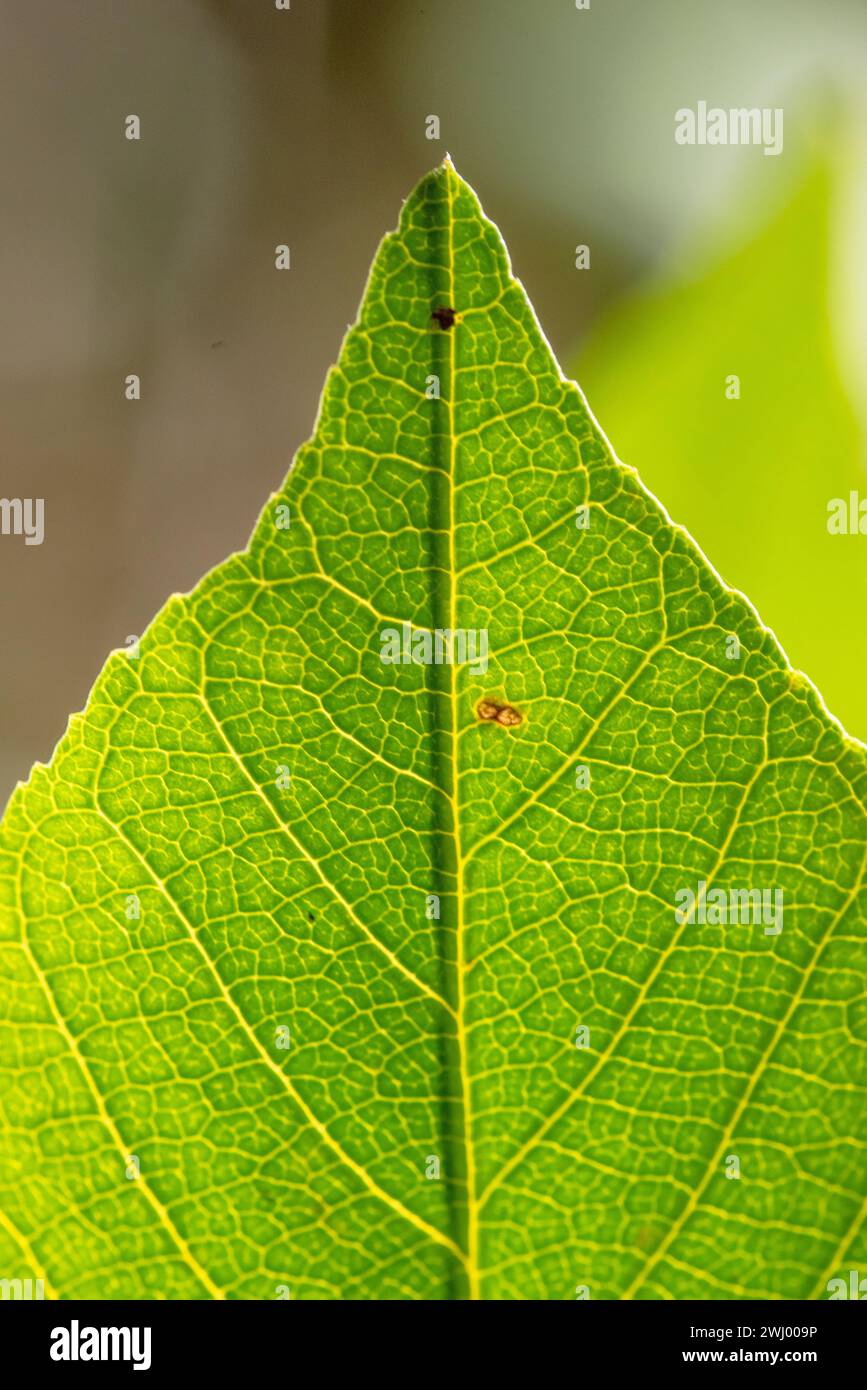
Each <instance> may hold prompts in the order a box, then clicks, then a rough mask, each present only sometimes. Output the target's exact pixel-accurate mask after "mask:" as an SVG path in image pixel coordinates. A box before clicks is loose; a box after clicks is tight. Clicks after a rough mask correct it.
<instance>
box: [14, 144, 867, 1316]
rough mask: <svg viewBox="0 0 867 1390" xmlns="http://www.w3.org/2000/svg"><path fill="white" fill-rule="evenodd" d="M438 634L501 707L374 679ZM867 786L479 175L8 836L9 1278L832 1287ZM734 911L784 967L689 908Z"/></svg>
mask: <svg viewBox="0 0 867 1390" xmlns="http://www.w3.org/2000/svg"><path fill="white" fill-rule="evenodd" d="M437 309H454V310H455V311H456V315H457V317H456V321H455V322H454V324H453V325H452V326H451V327H448V326H446V327H443V326H440V323H439V322H438V321H437V320H436V319H433V318H432V317H431V316H432V314H433V313H434V311H435V310H437ZM440 320H441V322H444V323H447V322H448V316H447V315H444V316H440ZM433 377H436V378H438V379H439V386H440V397H439V399H437V398H436V397H435V396H433V397H432V398H429V397H430V393H431V392H432V391H433V388H434V383H432V382H431V380H430V379H431V378H433ZM286 506H288V507H289V508H290V516H291V525H290V526H289V528H288V529H285V527H284V528H281V527H280V526H279V525H278V524H277V523H278V521H280V520H284V521H285V511H284V510H281V509H283V508H285V507H286ZM582 508H587V511H586V513H585V512H582V511H581V510H580V509H582ZM585 517H586V521H587V525H586V527H582V526H579V525H576V522H577V521H580V520H582V519H583V518H585ZM403 623H410V624H412V625H413V634H414V636H413V641H414V642H419V643H420V642H423V640H424V631H425V630H428V632H431V631H432V630H436V629H451V630H458V629H460V630H463V631H466V632H474V633H479V632H481V631H482V630H485V631H486V632H487V634H488V643H489V663H488V668H487V670H486V671H482V670H481V669H480V666H481V664H482V663H480V662H478V661H476V662H475V672H474V670H473V668H472V666H471V664H470V663H469V662H464V663H463V664H457V663H456V662H452V663H446V662H443V663H440V664H424V663H413V662H410V663H407V664H390V663H387V662H384V661H383V660H382V659H381V654H382V652H383V641H382V634H383V632H384V631H385V630H387V629H388V628H392V627H396V628H398V629H400V628H401V625H402V624H403ZM415 634H421V635H420V636H416V635H415ZM733 635H736V636H737V639H738V641H739V655H736V656H735V655H733V654H732V653H733V651H734V646H733V643H732V640H731V639H732V636H733ZM457 654H458V655H460V652H459V651H458V653H457ZM503 709H511V710H512V711H515V712H516V713H515V714H514V715H512V717H511V718H512V722H509V721H508V718H507V717H505V718H504V717H503V716H502V711H503ZM498 711H499V712H500V715H501V717H491V716H494V715H496V714H497V712H498ZM483 716H489V717H483ZM517 721H519V722H517ZM582 769H586V772H582ZM588 778H589V784H587V785H585V783H587V780H588ZM865 786H867V784H865V761H864V755H863V750H862V749H861V748H860V747H859V746H856V745H854V744H852V743H851V742H850V741H849V740H847V739H846V737H845V736H844V734H843V733H842V732H841V730H840V728H839V726H838V725H836V724H835V723H834V722H833V721H832V720H831V719H830V718H829V717H828V715H827V714H826V712H825V710H824V708H823V707H822V705H821V702H820V701H819V699H818V697H817V695H816V693H815V691H814V690H813V689H812V687H811V686H810V685H809V684H808V683H807V681H806V680H804V678H803V677H800V676H797V675H794V674H793V673H792V672H791V671H790V670H789V669H788V667H787V665H786V663H785V661H784V659H783V657H782V655H781V653H780V651H779V649H778V647H777V645H776V643H775V641H774V638H773V637H772V635H771V634H770V633H769V632H768V631H767V630H766V629H764V628H763V627H762V626H761V624H760V622H759V620H758V618H757V617H756V615H755V613H754V611H753V610H752V609H751V608H750V607H749V605H748V604H747V603H746V602H745V601H744V600H743V599H741V598H740V597H738V596H736V595H733V594H731V593H730V592H728V591H727V590H726V589H725V588H724V587H723V585H722V583H721V582H720V580H719V579H718V577H717V576H716V575H715V573H714V572H713V571H712V570H711V569H710V567H709V565H708V564H707V562H706V561H705V560H704V559H703V558H702V556H701V555H700V554H699V553H698V551H697V550H696V547H695V546H694V544H693V543H692V542H691V540H690V539H689V538H688V537H687V536H686V535H685V534H684V533H683V532H682V531H680V530H678V529H676V528H675V527H674V526H673V525H672V524H671V523H670V522H669V520H668V518H667V517H666V515H665V513H664V512H663V511H662V509H661V507H660V506H659V505H658V504H657V503H656V502H655V501H654V500H653V498H651V497H650V496H649V495H648V493H647V492H646V491H645V490H644V488H643V487H642V485H641V483H640V482H639V480H638V478H637V476H636V475H635V473H634V472H633V471H631V470H629V469H626V468H624V467H622V466H621V465H620V464H619V463H618V462H617V461H616V460H615V459H614V458H613V456H612V454H611V451H610V449H609V447H608V445H607V443H606V441H605V439H604V437H603V436H602V434H601V433H600V431H599V429H598V427H597V426H596V424H595V422H594V420H593V419H592V417H591V416H590V414H589V412H588V410H587V407H586V405H585V403H584V400H583V398H582V396H581V394H580V392H579V391H578V389H577V388H576V387H575V386H574V385H572V384H571V383H569V382H567V381H565V380H564V379H563V378H562V376H561V374H560V372H559V370H558V367H557V364H556V362H555V361H554V360H553V357H552V355H551V353H550V350H549V349H548V346H547V344H546V343H545V340H544V338H543V336H542V333H541V331H540V329H539V326H538V324H537V322H536V320H535V318H534V315H533V312H532V310H531V308H530V306H529V304H528V302H527V300H526V297H525V295H524V292H523V290H522V288H521V286H520V285H519V284H518V283H517V282H516V281H515V280H513V279H512V277H511V273H510V269H509V264H508V260H507V257H506V253H505V250H504V247H503V244H502V242H501V240H500V237H499V234H498V233H497V231H496V229H495V228H494V227H493V226H492V225H491V223H490V222H488V221H486V220H485V218H484V217H483V215H482V213H481V211H480V209H479V207H478V204H477V202H476V199H475V196H474V195H473V193H472V191H471V190H470V189H469V188H468V186H467V185H466V184H465V183H464V182H462V181H461V180H460V179H459V178H458V176H457V175H456V174H455V172H454V170H453V168H452V166H451V165H450V164H448V163H446V164H445V165H444V166H443V167H442V168H440V169H438V170H437V171H436V172H434V173H433V174H431V175H430V176H428V177H427V178H426V179H424V180H423V181H422V183H421V184H420V185H419V187H418V189H417V190H416V191H415V193H414V194H413V195H412V197H411V198H410V199H409V200H408V202H407V203H406V205H405V208H404V211H403V216H402V218H401V224H400V228H399V230H398V231H397V232H396V233H395V234H393V235H391V236H388V237H386V239H385V241H384V242H383V245H382V247H381V249H380V251H379V254H378V256H377V259H376V262H375V264H374V267H373V271H372V275H371V278H370V283H369V285H368V288H367V292H366V295H365V299H364V302H363V304H362V308H361V314H360V318H359V322H358V324H357V325H356V327H354V328H353V329H352V330H351V331H350V333H349V335H348V337H347V339H346V341H345V343H344V346H343V350H342V352H341V356H340V360H339V362H338V365H337V367H336V368H335V369H334V370H333V371H332V373H331V374H330V376H329V378H328V382H327V385H326V389H325V395H324V398H323V402H322V406H321V410H320V415H319V419H318V422H317V425H316V431H315V434H314V436H313V439H312V440H311V442H310V443H309V444H307V445H305V446H304V447H303V448H302V449H301V451H300V453H299V455H298V458H297V460H296V462H295V465H294V467H293V469H292V472H291V473H290V476H289V478H288V480H287V483H286V486H285V489H284V490H283V492H282V493H281V494H280V495H279V497H275V498H272V499H271V501H270V502H269V504H268V506H267V507H266V509H265V511H264V513H263V515H262V518H261V520H260V522H259V525H258V527H257V529H256V532H255V534H254V536H253V538H252V540H251V542H250V545H249V548H248V549H247V550H246V551H245V552H244V553H243V554H240V555H236V556H233V557H232V558H231V559H229V560H228V561H227V562H226V563H225V564H223V565H221V566H220V567H219V568H218V569H216V570H215V571H214V572H213V573H212V574H210V575H208V576H207V577H206V578H205V579H204V580H203V581H202V583H201V584H200V585H199V587H198V588H197V589H196V590H195V592H194V593H193V594H192V595H190V596H188V597H174V598H172V599H171V600H170V601H169V603H168V604H167V605H166V607H165V609H164V610H163V611H162V612H161V613H160V615H159V616H158V617H157V619H156V620H155V622H154V623H153V625H152V626H151V627H150V629H149V630H148V631H147V633H146V634H145V635H144V637H143V638H142V641H141V646H140V653H139V655H137V656H136V655H135V654H134V653H130V654H127V653H124V652H118V653H116V654H114V655H113V656H112V657H111V658H110V660H109V661H108V663H107V665H106V668H105V670H104V672H103V673H102V675H101V676H100V678H99V680H98V681H97V683H96V686H95V688H94V690H93V693H92V695H91V698H90V701H89V704H88V707H87V710H86V712H85V713H84V714H83V715H81V716H77V717H75V718H73V719H72V720H71V722H70V727H69V730H68V732H67V734H66V736H65V737H64V739H63V740H62V742H61V744H60V746H59V748H58V749H57V752H56V753H55V756H54V758H53V761H52V763H51V765H50V766H49V767H48V768H44V767H41V766H40V767H37V768H36V769H35V770H34V772H33V774H32V776H31V778H30V781H29V783H28V784H27V786H25V787H23V788H20V789H19V790H18V791H17V792H16V794H15V796H14V797H13V799H12V802H11V803H10V806H9V809H8V812H7V815H6V818H5V821H4V824H3V828H2V838H0V895H2V904H3V910H2V919H0V922H2V925H0V1003H2V1013H0V1017H2V1028H0V1047H2V1068H0V1115H2V1122H3V1139H2V1151H0V1210H2V1213H3V1214H2V1218H0V1272H2V1273H4V1274H6V1275H7V1276H9V1277H13V1276H16V1277H21V1278H25V1277H33V1278H37V1277H42V1278H44V1279H45V1281H46V1293H48V1294H57V1295H60V1296H63V1297H88V1296H90V1297H100V1298H119V1297H126V1298H129V1297H135V1296H145V1297H147V1296H154V1297H156V1296H161V1297H169V1298H182V1297H187V1298H197V1297H208V1296H215V1297H223V1296H225V1297H246V1298H273V1297H281V1296H285V1295H286V1292H287V1290H288V1291H290V1292H291V1296H292V1297H294V1298H321V1297H325V1298H331V1297H335V1298H385V1297H409V1298H447V1297H467V1296H481V1297H487V1298H553V1299H571V1298H574V1297H576V1291H578V1293H579V1296H580V1293H581V1291H582V1290H583V1289H584V1287H585V1286H586V1287H587V1288H588V1289H589V1293H590V1296H591V1297H593V1298H600V1297H601V1298H605V1297H608V1298H611V1297H639V1298H659V1297H671V1296H674V1297H709V1298H730V1297H744V1296H750V1297H759V1298H764V1297H779V1296H782V1297H795V1296H809V1297H824V1296H826V1294H825V1288H826V1283H827V1280H828V1279H829V1278H830V1277H832V1276H833V1275H835V1274H837V1273H838V1272H841V1271H844V1270H847V1269H848V1268H849V1266H850V1264H852V1263H857V1261H858V1260H859V1259H860V1260H863V1259H864V1257H865V1255H867V1250H865V1240H864V1235H863V1212H864V1206H863V1200H864V1166H863V1145H864V1139H865V1111H864V1107H863V1089H864V1083H865V1080H867V1064H865V1055H867V1048H865V1043H867V1011H865V1004H864V989H863V971H864V965H865V948H864V935H865V892H864V866H865V857H867V821H865V813H864V795H865ZM702 880H703V881H706V883H707V884H708V885H709V886H710V887H709V890H708V892H709V896H708V902H712V898H711V897H710V891H711V890H713V889H720V888H722V889H729V888H753V889H759V890H761V889H767V890H769V891H778V890H779V891H781V892H782V893H783V895H784V915H783V930H782V931H780V932H779V933H778V934H769V932H768V931H767V929H766V928H767V926H768V923H767V922H765V923H762V922H758V923H755V924H753V923H751V922H746V923H738V922H729V923H727V924H720V925H715V924H713V923H712V922H711V923H707V922H705V923H702V922H700V921H695V922H690V921H688V920H679V919H677V918H676V916H675V906H676V904H677V902H679V901H681V899H679V898H677V897H676V895H678V894H679V893H680V892H681V890H683V889H684V888H689V887H693V888H694V887H695V886H696V885H697V884H698V883H699V882H700V881H702ZM433 898H436V899H438V900H439V917H437V916H436V905H435V903H434V902H433V901H432V899H433ZM136 905H138V908H139V910H140V916H139V917H138V918H136V917H135V915H134V914H135V908H136ZM130 913H132V915H129V914H130ZM707 915H711V916H712V915H713V914H712V913H711V914H707ZM774 920H775V919H774V918H773V917H771V919H770V921H771V923H773V921H774ZM771 930H773V926H772V927H771ZM287 1030H288V1031H287ZM583 1030H589V1035H588V1034H587V1033H586V1032H585V1031H583ZM584 1041H588V1042H589V1046H587V1047H584V1046H577V1045H576V1043H582V1042H584ZM287 1042H288V1044H289V1045H288V1047H287V1046H286V1045H285V1044H286V1043H287ZM732 1156H733V1157H734V1158H737V1159H738V1160H739V1162H740V1169H741V1176H740V1178H739V1179H732V1178H728V1177H727V1176H726V1171H727V1168H728V1169H729V1170H731V1168H732V1163H731V1158H732ZM437 1167H439V1176H437Z"/></svg>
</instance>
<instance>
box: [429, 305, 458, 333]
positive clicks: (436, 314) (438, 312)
mask: <svg viewBox="0 0 867 1390" xmlns="http://www.w3.org/2000/svg"><path fill="white" fill-rule="evenodd" d="M431 318H432V319H436V321H437V323H438V324H439V326H440V328H443V329H446V328H454V324H455V311H454V309H448V308H442V309H434V311H433V313H432V314H431Z"/></svg>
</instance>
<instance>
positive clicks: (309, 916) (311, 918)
mask: <svg viewBox="0 0 867 1390" xmlns="http://www.w3.org/2000/svg"><path fill="white" fill-rule="evenodd" d="M307 921H308V922H315V921H316V918H315V917H314V916H313V913H312V912H308V914H307Z"/></svg>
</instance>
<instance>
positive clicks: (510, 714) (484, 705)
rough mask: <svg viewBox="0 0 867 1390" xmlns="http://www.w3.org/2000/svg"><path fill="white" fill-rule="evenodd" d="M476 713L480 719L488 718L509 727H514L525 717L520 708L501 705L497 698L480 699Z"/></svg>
mask: <svg viewBox="0 0 867 1390" xmlns="http://www.w3.org/2000/svg"><path fill="white" fill-rule="evenodd" d="M476 714H477V715H478V716H479V718H480V719H488V720H491V721H492V722H493V723H495V724H502V725H503V726H504V727H505V728H507V729H509V728H514V726H515V725H516V724H520V723H521V722H522V721H523V718H524V716H523V715H522V714H521V712H520V710H516V709H515V707H514V705H501V704H499V702H498V701H496V700H480V701H479V703H478V704H477V705H476Z"/></svg>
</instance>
